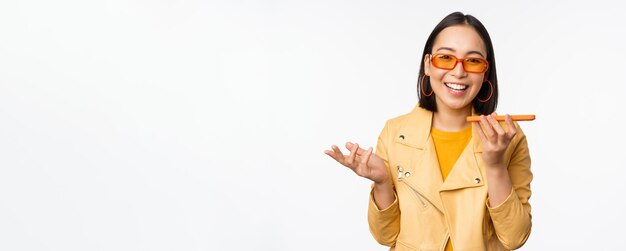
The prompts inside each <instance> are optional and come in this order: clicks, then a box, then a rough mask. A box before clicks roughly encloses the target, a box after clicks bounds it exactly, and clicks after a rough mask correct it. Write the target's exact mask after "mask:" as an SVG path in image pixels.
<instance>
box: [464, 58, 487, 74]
mask: <svg viewBox="0 0 626 251" xmlns="http://www.w3.org/2000/svg"><path fill="white" fill-rule="evenodd" d="M463 67H464V68H465V71H467V72H485V71H486V70H487V61H485V60H483V59H480V58H468V59H465V60H464V61H463Z"/></svg>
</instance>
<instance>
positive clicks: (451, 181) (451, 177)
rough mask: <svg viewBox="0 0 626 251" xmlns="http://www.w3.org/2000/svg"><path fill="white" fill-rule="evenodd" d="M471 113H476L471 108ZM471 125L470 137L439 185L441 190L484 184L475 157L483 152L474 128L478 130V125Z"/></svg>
mask: <svg viewBox="0 0 626 251" xmlns="http://www.w3.org/2000/svg"><path fill="white" fill-rule="evenodd" d="M472 115H474V116H475V115H477V114H476V113H475V112H474V110H473V109H472ZM471 126H472V139H471V140H470V142H469V143H468V144H467V146H466V147H465V149H464V150H463V152H462V153H461V155H460V156H459V158H458V159H457V161H456V163H455V164H454V166H453V167H452V170H451V171H450V173H449V174H448V177H447V178H446V180H445V182H444V183H443V185H442V187H441V191H449V190H456V189H461V188H468V187H478V186H483V185H484V184H485V179H484V177H483V175H482V172H481V169H480V167H479V165H478V159H477V157H478V156H479V155H481V154H482V152H483V150H482V143H481V142H480V137H479V136H478V134H477V133H476V130H480V127H479V128H476V127H475V126H474V124H473V123H472V125H471Z"/></svg>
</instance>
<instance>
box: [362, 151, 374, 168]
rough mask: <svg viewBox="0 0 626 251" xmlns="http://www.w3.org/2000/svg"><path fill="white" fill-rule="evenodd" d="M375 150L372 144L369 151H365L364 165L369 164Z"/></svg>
mask: <svg viewBox="0 0 626 251" xmlns="http://www.w3.org/2000/svg"><path fill="white" fill-rule="evenodd" d="M373 151H374V148H372V147H371V146H370V148H368V149H367V151H366V152H365V154H364V156H363V157H361V164H362V165H363V166H367V162H368V161H369V159H370V156H372V152H373Z"/></svg>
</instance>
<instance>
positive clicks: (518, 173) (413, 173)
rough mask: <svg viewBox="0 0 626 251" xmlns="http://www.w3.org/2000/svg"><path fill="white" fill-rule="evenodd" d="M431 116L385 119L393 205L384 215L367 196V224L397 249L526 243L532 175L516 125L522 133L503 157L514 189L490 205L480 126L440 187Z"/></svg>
mask: <svg viewBox="0 0 626 251" xmlns="http://www.w3.org/2000/svg"><path fill="white" fill-rule="evenodd" d="M432 116H433V113H432V112H430V111H427V110H425V109H423V108H420V107H419V106H416V107H415V109H413V111H412V112H411V113H408V114H405V115H402V116H399V117H396V118H393V119H390V120H389V121H387V124H386V125H385V127H384V129H383V130H382V132H381V134H380V136H379V138H378V143H377V146H376V154H377V155H378V156H380V157H381V158H382V159H383V160H384V161H385V164H386V165H387V167H388V170H389V173H390V176H391V179H392V180H393V185H394V190H395V191H394V192H395V195H396V200H395V201H394V202H393V204H391V205H390V206H389V207H388V208H385V209H382V210H381V209H379V208H377V206H376V204H375V203H374V201H373V198H372V193H370V202H369V208H368V223H369V226H370V231H371V233H372V235H373V236H374V239H376V241H378V242H379V243H380V244H383V245H386V246H390V247H391V249H390V250H395V251H403V250H444V247H445V244H446V242H447V240H448V239H450V240H451V242H452V246H453V248H454V250H455V251H465V250H510V249H516V248H519V247H520V246H522V245H523V244H524V243H525V242H526V240H527V239H528V236H529V235H530V229H531V214H530V204H529V203H528V199H529V197H530V194H531V191H530V181H531V180H532V177H533V176H532V173H531V171H530V155H529V153H528V146H527V143H526V136H525V135H524V133H523V132H522V131H521V129H520V128H519V125H518V124H517V123H516V124H515V125H516V127H517V135H516V136H515V137H514V138H513V140H512V141H511V143H510V144H509V147H508V149H507V150H506V152H505V161H506V165H507V166H508V171H509V175H510V177H511V182H512V184H513V189H512V191H511V193H510V194H509V196H508V198H507V199H506V200H505V201H504V202H502V204H500V205H495V207H489V206H488V204H487V186H488V185H489V184H487V179H486V173H485V171H486V170H485V166H484V163H483V160H482V146H481V142H480V138H479V136H478V135H477V134H476V131H475V128H472V139H471V141H470V143H469V144H468V145H467V147H466V148H465V149H464V150H463V153H461V156H459V159H458V160H457V162H456V163H455V165H454V167H453V168H452V170H451V171H450V174H448V177H447V178H446V180H445V182H443V180H442V178H441V172H440V169H439V163H438V161H437V153H436V152H435V148H434V145H433V141H432V138H431V136H430V130H431V124H432ZM502 125H503V126H504V128H506V125H505V124H502ZM472 126H473V125H472Z"/></svg>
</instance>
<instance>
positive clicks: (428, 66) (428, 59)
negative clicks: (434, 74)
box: [424, 54, 430, 76]
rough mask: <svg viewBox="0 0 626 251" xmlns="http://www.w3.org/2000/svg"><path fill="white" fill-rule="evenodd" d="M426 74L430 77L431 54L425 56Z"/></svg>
mask: <svg viewBox="0 0 626 251" xmlns="http://www.w3.org/2000/svg"><path fill="white" fill-rule="evenodd" d="M424 74H426V75H427V76H430V54H426V55H424Z"/></svg>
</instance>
